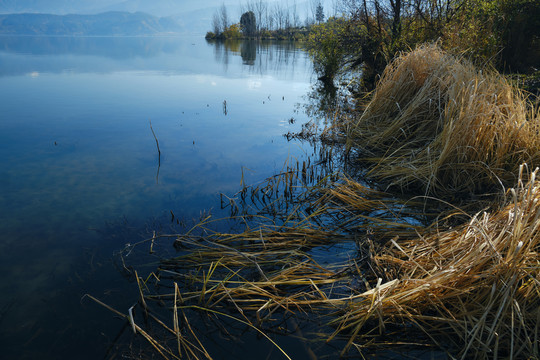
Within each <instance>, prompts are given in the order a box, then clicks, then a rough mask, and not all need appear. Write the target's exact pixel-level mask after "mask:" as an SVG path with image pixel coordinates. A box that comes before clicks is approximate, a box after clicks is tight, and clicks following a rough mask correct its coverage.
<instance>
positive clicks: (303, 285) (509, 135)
mask: <svg viewBox="0 0 540 360" xmlns="http://www.w3.org/2000/svg"><path fill="white" fill-rule="evenodd" d="M349 120H351V119H349ZM538 121H539V116H538V112H536V113H535V110H533V109H532V107H530V106H529V104H527V102H526V101H525V98H524V95H523V94H522V93H521V92H519V91H517V90H516V89H514V88H512V87H511V86H510V85H508V83H506V82H505V80H504V79H503V78H501V77H499V76H498V75H496V74H485V73H482V72H479V71H477V70H476V69H474V68H473V67H472V66H471V65H469V64H467V63H466V62H465V61H464V60H462V59H459V58H457V57H454V56H451V55H448V54H446V53H443V52H442V51H440V50H439V49H438V48H437V47H436V46H434V45H428V46H423V47H420V48H419V49H417V50H415V51H413V52H411V53H410V54H408V55H403V56H402V57H400V58H398V59H397V60H396V61H395V62H394V63H393V64H392V65H390V67H389V68H388V69H387V71H386V72H385V74H384V76H383V78H382V79H381V81H380V83H379V87H378V88H377V90H376V91H375V93H374V94H373V97H372V100H371V102H370V103H369V104H368V105H367V106H366V108H365V109H364V111H363V112H362V113H361V114H360V115H359V117H358V118H356V119H352V121H349V122H340V126H343V128H342V129H341V131H342V132H343V133H346V135H347V138H346V139H347V146H349V147H350V149H353V151H355V153H356V154H358V155H359V156H360V157H361V159H362V161H363V164H364V165H366V166H367V168H368V171H369V172H368V177H370V178H371V179H374V180H376V181H377V183H376V184H381V183H384V185H387V186H388V188H389V189H392V188H396V187H397V188H398V189H400V190H408V191H411V195H410V197H407V196H399V197H398V196H396V194H395V193H393V194H390V193H387V192H382V191H378V190H375V189H374V188H373V187H370V186H368V185H367V184H366V183H361V182H359V181H357V180H355V179H353V178H351V177H350V176H347V175H345V174H341V175H338V173H337V172H336V169H339V168H340V167H343V166H340V165H343V163H342V164H337V163H336V162H334V161H333V160H332V159H334V158H335V157H334V156H331V155H330V153H329V150H328V149H327V148H325V149H322V148H321V149H320V151H319V161H318V162H316V163H317V166H314V165H313V164H312V163H309V162H308V163H307V164H306V162H305V161H303V162H300V161H293V160H289V161H288V162H287V164H286V165H285V166H284V169H283V171H282V172H281V173H279V174H277V175H276V176H273V177H271V178H269V179H267V181H266V182H264V183H261V184H258V185H254V186H245V185H244V184H243V187H242V190H240V191H239V192H238V193H237V194H235V195H234V196H232V197H230V198H229V197H225V200H223V198H222V206H227V207H230V210H231V216H232V217H234V218H236V219H237V220H238V221H239V222H240V223H241V224H243V229H244V230H243V231H239V232H231V233H224V232H220V231H214V230H212V227H211V221H212V220H211V219H210V218H205V219H204V220H203V221H201V222H200V223H198V224H196V225H195V226H194V227H193V228H192V229H191V230H189V231H186V232H183V233H181V234H169V235H167V234H157V235H156V234H154V236H152V237H151V238H149V239H148V240H146V241H143V242H141V243H138V244H137V245H136V246H137V247H140V248H144V246H149V247H150V250H152V247H153V246H154V244H155V243H156V242H159V241H165V240H169V241H171V242H173V244H174V247H175V248H176V250H177V251H178V253H177V256H176V257H169V258H166V259H162V260H161V261H160V263H159V264H158V265H157V266H156V269H155V271H154V272H153V273H152V274H151V275H150V276H148V277H147V278H146V280H143V279H142V278H139V276H138V274H137V272H133V274H134V276H135V278H136V283H137V285H138V288H139V291H140V298H139V301H138V304H139V307H140V308H141V309H142V311H138V313H139V317H137V314H135V315H134V311H133V308H132V309H130V310H129V311H128V314H122V313H120V312H118V311H116V310H114V309H111V310H113V311H114V312H115V313H116V314H117V315H120V316H121V317H123V318H124V319H125V320H126V321H127V322H128V323H129V324H130V327H129V328H132V329H134V331H135V332H136V333H137V334H140V335H141V336H142V337H143V339H145V341H147V342H148V343H149V344H150V346H151V348H152V349H154V351H155V352H156V353H157V354H159V356H161V357H162V358H167V359H179V358H187V359H212V358H215V357H216V356H217V355H215V354H213V348H212V347H210V346H208V343H210V344H211V343H212V342H213V341H215V337H216V334H219V336H220V337H225V338H231V339H234V338H235V337H236V335H234V334H235V333H236V334H239V333H243V332H251V333H256V334H262V335H263V339H264V340H265V341H267V342H268V343H270V344H271V345H272V346H273V347H275V348H276V349H277V353H278V354H279V356H278V358H289V359H290V358H292V357H291V356H290V355H289V354H288V353H287V350H286V349H285V348H282V347H281V345H280V344H279V342H278V341H277V340H276V335H277V334H285V335H289V336H293V335H294V336H295V338H298V339H300V342H301V343H302V344H303V345H304V346H305V347H306V352H305V356H306V357H307V356H310V357H311V358H317V356H319V352H320V353H321V354H322V355H325V356H328V357H330V358H335V357H337V356H338V355H337V354H338V353H339V354H341V355H342V356H369V355H370V354H371V355H372V354H375V355H377V354H378V351H381V349H383V351H388V350H389V349H394V348H405V349H418V348H421V349H428V350H431V351H437V353H436V355H437V356H439V357H441V356H442V357H447V358H456V359H457V358H460V359H469V358H475V359H497V358H511V359H518V358H519V359H522V358H530V359H533V358H540V349H539V345H538V344H539V342H540V339H539V336H540V335H539V332H540V222H539V220H540V182H539V180H538V179H537V176H538V171H539V170H538V169H537V170H534V171H531V170H530V168H529V166H527V165H525V164H524V163H525V162H528V163H529V164H530V166H537V165H538V160H539V157H540V152H539V149H540V140H539V138H540V136H538ZM343 129H344V130H343ZM333 131H336V129H333ZM324 136H327V133H325V134H324ZM333 139H335V138H334V137H333ZM333 146H339V145H335V143H334V145H333ZM334 148H335V147H334ZM334 148H333V149H334ZM341 159H342V160H341V161H343V158H341ZM321 166H322V169H323V170H321ZM315 169H318V170H315ZM508 184H512V185H510V186H509V185H508ZM497 188H499V189H508V190H505V191H500V190H499V191H498V192H497V191H496V190H497ZM418 192H420V194H428V195H430V196H429V197H418V195H417V194H418ZM484 192H496V193H497V194H498V196H497V197H494V198H492V199H491V201H492V202H491V205H490V207H489V208H486V209H484V210H482V211H477V212H472V213H470V212H469V211H465V210H460V209H459V208H457V207H452V205H455V204H456V203H453V201H454V200H455V199H459V201H460V202H459V203H460V204H465V207H464V208H466V209H470V208H472V207H468V206H467V202H465V203H464V202H463V201H464V200H463V199H466V200H467V201H468V202H469V203H470V202H476V201H477V199H478V198H479V195H483V193H484ZM435 195H440V196H444V201H442V200H436V201H430V199H431V197H433V196H435ZM494 200H496V202H494ZM440 204H445V205H446V206H447V207H446V208H445V211H444V212H441V207H440V206H439V205H440ZM483 204H485V203H483ZM448 205H450V206H449V208H450V209H453V210H452V211H447V210H448ZM463 219H466V220H465V221H464V220H463ZM133 248H134V247H133V246H131V247H130V248H129V254H131V253H132V251H133ZM126 255H127V254H126ZM122 263H123V264H124V266H125V268H126V269H128V266H126V261H125V259H124V258H122ZM96 300H97V299H96ZM103 305H104V304H103ZM105 306H106V305H105ZM171 312H172V314H171ZM141 321H144V324H145V326H144V327H143V326H141V325H139V324H140V323H141ZM294 324H296V325H294ZM298 324H304V325H305V324H307V325H305V326H303V327H302V326H301V325H298ZM238 327H240V328H238ZM209 328H212V329H217V330H216V331H217V333H216V331H214V332H210V334H209V332H208V329H209ZM301 328H306V329H308V331H307V332H302V331H300V329H301ZM326 345H331V346H332V347H331V348H330V350H328V349H327V348H325V346H326ZM258 355H260V354H258ZM264 355H266V354H264ZM217 357H219V356H217Z"/></svg>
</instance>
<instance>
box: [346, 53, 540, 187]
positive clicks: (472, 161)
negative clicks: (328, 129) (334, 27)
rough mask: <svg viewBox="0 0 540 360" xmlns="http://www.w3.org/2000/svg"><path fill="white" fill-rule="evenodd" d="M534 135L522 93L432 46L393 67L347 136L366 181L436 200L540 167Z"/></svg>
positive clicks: (508, 182)
mask: <svg viewBox="0 0 540 360" xmlns="http://www.w3.org/2000/svg"><path fill="white" fill-rule="evenodd" d="M539 130H540V112H538V109H536V110H535V109H532V108H531V106H529V105H528V103H527V101H526V98H525V95H524V94H523V93H522V92H521V91H519V90H518V89H517V88H515V87H513V86H512V85H510V83H509V82H508V81H507V80H506V79H505V78H504V77H503V76H501V75H499V74H497V73H495V72H491V71H484V72H483V71H479V70H477V69H476V68H475V67H474V66H473V65H472V64H470V63H469V62H467V61H465V60H464V59H461V58H459V57H456V56H454V55H451V54H449V53H446V52H444V51H442V50H441V49H440V48H439V47H438V46H437V45H423V46H420V47H418V48H417V49H416V50H414V51H411V52H410V53H408V54H404V55H402V56H400V57H398V58H397V59H396V60H394V62H393V63H391V64H390V65H389V66H388V67H387V68H386V70H385V72H384V74H383V75H382V78H381V79H380V81H379V83H378V85H377V88H376V90H375V92H374V94H373V97H372V99H371V101H370V102H369V103H368V104H367V106H366V108H365V110H364V111H363V112H362V113H361V115H360V117H359V118H358V119H353V120H351V122H350V123H348V124H347V128H346V132H347V142H348V146H349V148H353V149H359V153H360V157H361V160H363V161H364V162H365V163H367V164H368V165H369V167H371V171H370V173H369V176H370V177H371V178H372V179H374V180H377V181H382V182H384V183H386V184H387V185H388V186H389V187H398V188H401V189H404V190H409V191H410V190H414V191H420V192H421V193H422V194H429V195H435V196H454V195H462V196H463V195H464V196H468V195H470V194H479V193H480V194H483V193H485V192H486V191H492V190H493V189H494V187H499V189H500V185H501V184H502V185H504V186H507V187H510V186H513V185H514V184H515V181H516V180H517V179H516V178H515V174H517V172H518V171H517V170H518V166H519V164H521V163H523V162H527V163H528V164H530V165H531V166H536V165H538V164H539V162H540V136H538V134H539Z"/></svg>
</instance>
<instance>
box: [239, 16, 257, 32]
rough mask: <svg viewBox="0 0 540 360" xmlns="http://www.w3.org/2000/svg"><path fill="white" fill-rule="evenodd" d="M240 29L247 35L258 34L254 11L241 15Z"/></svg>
mask: <svg viewBox="0 0 540 360" xmlns="http://www.w3.org/2000/svg"><path fill="white" fill-rule="evenodd" d="M240 29H241V30H242V33H243V34H244V35H245V36H248V37H253V36H255V35H256V34H257V20H256V19H255V13H253V11H247V12H245V13H243V14H242V16H241V17H240Z"/></svg>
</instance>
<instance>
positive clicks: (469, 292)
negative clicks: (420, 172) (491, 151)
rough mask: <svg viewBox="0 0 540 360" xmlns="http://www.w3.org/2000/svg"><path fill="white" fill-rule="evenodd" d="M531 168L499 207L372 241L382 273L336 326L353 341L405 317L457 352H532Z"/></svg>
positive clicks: (539, 287)
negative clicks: (435, 228)
mask: <svg viewBox="0 0 540 360" xmlns="http://www.w3.org/2000/svg"><path fill="white" fill-rule="evenodd" d="M520 170H521V169H520ZM537 173H538V169H537V170H536V171H535V172H533V173H532V174H531V176H530V179H531V180H530V181H529V182H528V183H526V184H523V183H520V184H519V186H518V187H517V188H515V189H511V190H510V191H509V192H508V194H509V201H508V203H507V205H506V206H504V207H502V208H501V209H500V210H499V211H496V212H493V213H491V214H490V213H479V214H477V215H476V216H474V217H472V218H471V220H470V221H469V222H468V223H466V224H463V225H462V226H459V227H457V228H455V229H449V230H446V231H443V232H440V233H435V234H432V235H424V236H423V235H420V236H418V237H417V238H416V239H413V240H407V241H402V242H401V241H400V242H399V243H398V241H396V240H397V239H393V240H390V241H389V242H388V245H385V246H379V247H378V249H377V251H376V252H375V253H374V254H373V255H372V261H373V265H374V266H375V267H376V269H377V270H376V271H377V272H378V273H379V274H380V275H381V278H380V279H379V282H378V283H377V286H376V287H375V288H374V289H372V290H370V291H368V292H366V293H364V294H363V298H362V299H361V300H360V301H359V300H356V301H354V302H352V303H351V304H350V305H348V306H347V310H346V311H345V312H344V315H342V316H341V317H340V318H339V319H336V320H334V321H333V323H334V324H335V325H336V326H337V327H338V330H337V332H344V331H349V332H352V337H351V340H350V342H351V343H352V342H353V341H359V340H361V339H362V334H363V333H370V332H373V328H375V329H376V331H375V332H379V331H380V332H381V333H383V332H384V328H385V327H386V326H388V325H391V324H399V323H408V324H414V325H416V327H417V328H419V329H422V330H423V331H424V332H425V333H426V334H427V336H429V337H431V338H432V340H433V342H434V343H435V344H441V345H444V346H442V347H445V348H448V347H449V344H453V346H450V348H451V349H452V348H453V349H455V350H456V351H455V353H454V355H457V356H458V357H459V358H462V359H465V358H467V359H468V358H474V359H491V358H493V359H496V358H501V357H502V358H511V359H512V358H515V359H517V358H520V359H526V358H529V359H530V358H536V359H537V358H538V357H539V356H540V349H539V344H540V337H539V331H540V221H539V220H540V183H539V182H538V181H537V180H536V176H537ZM383 278H384V279H383ZM369 321H372V323H369ZM373 321H375V326H374V325H373ZM367 324H369V325H370V326H371V327H372V328H371V329H369V328H368V326H367Z"/></svg>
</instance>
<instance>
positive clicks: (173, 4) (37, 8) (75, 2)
mask: <svg viewBox="0 0 540 360" xmlns="http://www.w3.org/2000/svg"><path fill="white" fill-rule="evenodd" d="M222 2H223V1H222V0H207V1H199V0H152V1H148V0H47V1H43V0H0V14H14V13H43V14H55V15H69V14H84V15H90V14H99V13H104V12H109V11H125V12H145V13H148V14H151V15H154V16H158V17H162V16H171V15H179V14H182V13H186V12H191V11H194V10H199V9H203V8H212V7H214V8H217V7H219V6H220V5H221V4H222Z"/></svg>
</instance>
